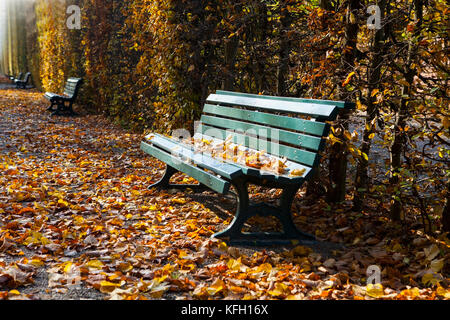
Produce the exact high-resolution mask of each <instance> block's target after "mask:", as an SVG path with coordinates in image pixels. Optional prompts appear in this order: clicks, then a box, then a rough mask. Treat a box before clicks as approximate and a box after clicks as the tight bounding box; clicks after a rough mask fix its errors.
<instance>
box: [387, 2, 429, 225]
mask: <svg viewBox="0 0 450 320" xmlns="http://www.w3.org/2000/svg"><path fill="white" fill-rule="evenodd" d="M414 9H415V10H414V21H415V25H416V26H415V28H416V32H419V31H418V30H420V27H421V23H422V18H423V0H415V1H414ZM416 51H417V48H416V47H414V44H413V43H412V42H409V45H408V54H407V59H406V62H405V65H404V70H403V74H404V77H405V84H404V85H403V87H402V92H401V95H402V98H401V100H400V105H399V107H398V110H397V112H396V114H395V118H396V122H395V127H394V140H393V142H392V145H391V148H390V162H391V174H390V177H389V184H390V186H391V187H392V189H393V192H394V194H395V195H394V197H393V199H392V201H391V210H390V216H391V219H392V220H393V221H400V220H401V212H402V204H401V199H400V185H399V183H400V177H399V174H400V169H401V166H402V154H403V151H404V148H405V131H403V129H404V127H405V125H406V120H407V117H408V102H409V100H410V99H411V98H410V95H411V86H412V84H413V81H414V77H415V75H416V71H415V69H413V68H412V67H411V65H412V62H413V59H414V58H415V55H416Z"/></svg>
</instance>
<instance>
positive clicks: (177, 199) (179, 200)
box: [172, 198, 186, 204]
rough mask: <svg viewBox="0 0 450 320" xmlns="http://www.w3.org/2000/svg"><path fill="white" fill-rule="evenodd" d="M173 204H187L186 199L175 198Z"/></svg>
mask: <svg viewBox="0 0 450 320" xmlns="http://www.w3.org/2000/svg"><path fill="white" fill-rule="evenodd" d="M172 202H173V203H178V204H185V203H186V200H185V199H180V198H175V199H173V200H172Z"/></svg>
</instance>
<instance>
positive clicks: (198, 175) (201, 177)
mask: <svg viewBox="0 0 450 320" xmlns="http://www.w3.org/2000/svg"><path fill="white" fill-rule="evenodd" d="M141 150H142V151H144V152H145V153H148V154H149V155H151V156H153V157H155V158H157V159H159V160H161V161H162V162H164V163H166V164H167V165H169V166H171V167H173V168H175V169H176V170H178V171H181V172H183V173H185V174H187V175H189V176H190V177H192V178H194V179H196V180H197V181H198V182H200V183H201V184H204V185H205V186H207V187H209V188H211V189H212V190H214V191H216V192H219V193H222V194H225V193H227V192H228V191H229V189H230V185H231V184H230V183H229V182H228V181H225V180H222V179H220V178H218V177H216V176H214V175H212V174H210V173H208V172H206V171H204V170H202V169H200V168H197V167H194V166H192V165H190V164H188V163H185V162H182V161H180V160H179V159H178V158H176V157H174V156H172V155H171V154H169V153H167V152H165V151H163V150H161V149H159V148H157V147H155V146H153V145H151V144H149V143H146V142H144V141H143V142H141Z"/></svg>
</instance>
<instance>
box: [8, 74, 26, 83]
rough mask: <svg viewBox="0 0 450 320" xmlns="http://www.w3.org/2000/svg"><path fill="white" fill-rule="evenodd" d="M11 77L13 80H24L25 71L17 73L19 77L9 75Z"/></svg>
mask: <svg viewBox="0 0 450 320" xmlns="http://www.w3.org/2000/svg"><path fill="white" fill-rule="evenodd" d="M7 77H8V78H9V80H11V81H12V82H15V81H16V80H22V77H23V72H19V74H18V75H17V78H15V77H14V76H7Z"/></svg>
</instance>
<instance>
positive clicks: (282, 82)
mask: <svg viewBox="0 0 450 320" xmlns="http://www.w3.org/2000/svg"><path fill="white" fill-rule="evenodd" d="M281 14H282V17H281V30H280V34H281V36H280V51H279V56H280V61H279V63H278V67H277V95H279V96H284V95H286V91H287V88H286V78H287V75H288V73H289V58H290V53H291V41H290V40H289V36H288V34H287V31H288V30H289V27H290V26H291V23H292V17H291V15H290V13H289V12H288V10H284V13H283V12H282V13H281Z"/></svg>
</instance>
